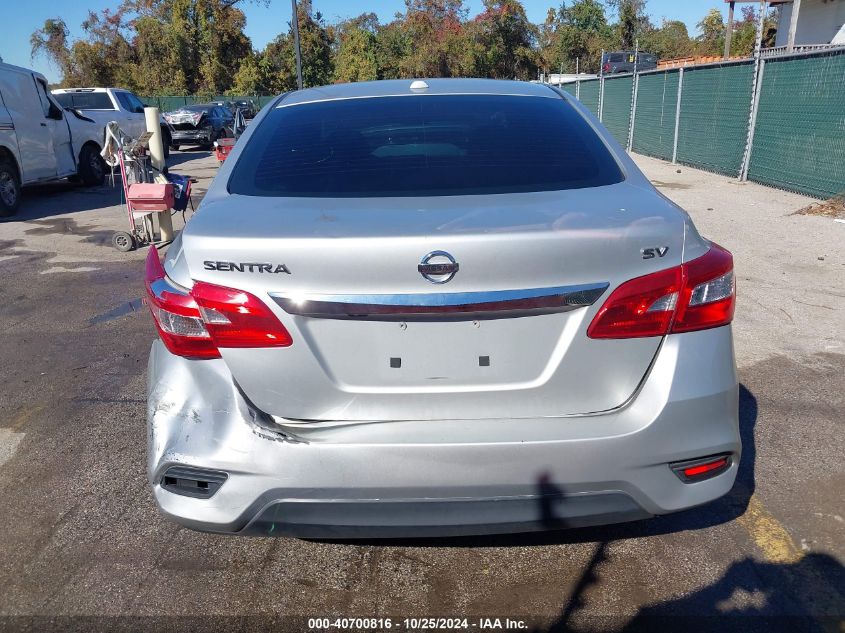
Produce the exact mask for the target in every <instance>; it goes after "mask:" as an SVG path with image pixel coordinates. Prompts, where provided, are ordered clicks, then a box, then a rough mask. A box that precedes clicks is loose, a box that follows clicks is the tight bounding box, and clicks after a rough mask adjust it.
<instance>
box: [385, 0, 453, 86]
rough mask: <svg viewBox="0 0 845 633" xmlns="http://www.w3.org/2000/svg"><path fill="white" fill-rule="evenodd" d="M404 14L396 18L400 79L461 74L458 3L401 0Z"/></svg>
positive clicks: (442, 0) (450, 1)
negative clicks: (401, 50) (401, 39)
mask: <svg viewBox="0 0 845 633" xmlns="http://www.w3.org/2000/svg"><path fill="white" fill-rule="evenodd" d="M405 9H406V10H405V13H404V14H400V15H398V16H397V21H398V23H399V24H398V27H399V29H400V30H401V32H402V38H403V40H404V41H403V42H402V43H403V49H404V50H403V52H404V55H403V56H402V57H401V59H400V60H399V72H400V75H401V76H403V77H451V76H453V73H454V74H457V75H461V74H464V73H463V72H461V68H462V66H463V65H464V64H465V63H466V57H465V55H464V53H465V49H464V47H463V46H462V44H463V43H464V41H465V40H464V33H463V19H464V17H465V16H466V10H465V9H464V8H463V4H462V2H461V0H405Z"/></svg>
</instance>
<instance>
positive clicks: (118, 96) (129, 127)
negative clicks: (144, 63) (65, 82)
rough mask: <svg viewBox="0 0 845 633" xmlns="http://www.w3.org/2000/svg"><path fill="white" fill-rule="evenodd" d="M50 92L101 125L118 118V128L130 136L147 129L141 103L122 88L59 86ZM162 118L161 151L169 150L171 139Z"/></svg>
mask: <svg viewBox="0 0 845 633" xmlns="http://www.w3.org/2000/svg"><path fill="white" fill-rule="evenodd" d="M53 96H54V97H55V98H56V101H58V102H59V103H60V104H61V105H62V106H64V107H66V108H75V109H77V110H79V111H80V112H82V113H83V114H84V115H85V116H87V117H88V118H90V119H94V120H95V121H96V122H97V123H99V124H100V125H101V126H102V128H103V134H105V129H106V124H107V123H109V122H110V121H117V124H118V125H119V126H120V129H121V130H123V131H124V132H125V133H126V134H128V135H129V136H131V137H132V138H138V137H139V136H141V135H142V134H143V133H144V132H146V131H147V120H146V118H145V116H144V107H145V106H144V103H143V102H142V101H141V100H140V99H139V98H138V97H137V96H136V95H135V94H134V93H132V92H129V91H128V90H123V89H122V88H59V89H56V90H53ZM160 118H161V142H162V144H163V145H164V155H165V156H167V155H168V154H169V153H170V144H171V140H172V135H171V130H170V125H169V124H168V123H167V121H165V119H164V117H160Z"/></svg>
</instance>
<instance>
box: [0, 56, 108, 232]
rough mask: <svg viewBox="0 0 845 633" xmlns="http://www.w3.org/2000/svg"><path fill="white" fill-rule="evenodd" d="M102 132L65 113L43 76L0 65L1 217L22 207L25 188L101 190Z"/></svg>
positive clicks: (74, 114) (77, 115) (80, 117)
mask: <svg viewBox="0 0 845 633" xmlns="http://www.w3.org/2000/svg"><path fill="white" fill-rule="evenodd" d="M102 143H103V128H102V127H100V126H99V125H98V124H97V123H95V122H94V121H93V120H91V119H89V118H88V117H86V116H84V115H82V114H81V113H79V112H78V111H76V110H73V109H70V108H63V107H62V106H61V105H59V103H58V102H57V101H56V99H55V98H54V97H53V95H52V94H50V91H49V90H48V89H47V79H46V78H45V77H44V75H42V74H40V73H37V72H35V71H34V70H29V69H27V68H20V67H19V66H12V65H11V64H3V63H0V216H8V215H12V214H13V213H14V212H15V211H16V210H17V208H18V206H19V205H20V200H21V187H22V186H24V185H29V184H35V183H41V182H49V181H52V180H60V179H62V178H72V179H76V180H80V181H81V182H82V183H84V184H86V185H101V184H103V181H104V180H105V176H106V164H105V161H103V158H102V156H100V150H101V148H102Z"/></svg>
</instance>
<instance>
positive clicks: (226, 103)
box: [211, 101, 235, 114]
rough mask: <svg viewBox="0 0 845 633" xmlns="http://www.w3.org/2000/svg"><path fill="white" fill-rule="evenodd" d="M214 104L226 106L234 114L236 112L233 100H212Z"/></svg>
mask: <svg viewBox="0 0 845 633" xmlns="http://www.w3.org/2000/svg"><path fill="white" fill-rule="evenodd" d="M211 103H212V105H216V106H220V107H221V108H226V109H227V110H228V111H229V112H231V113H232V114H234V113H235V104H234V103H233V102H232V101H212V102H211Z"/></svg>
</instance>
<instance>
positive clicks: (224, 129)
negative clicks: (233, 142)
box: [217, 106, 235, 137]
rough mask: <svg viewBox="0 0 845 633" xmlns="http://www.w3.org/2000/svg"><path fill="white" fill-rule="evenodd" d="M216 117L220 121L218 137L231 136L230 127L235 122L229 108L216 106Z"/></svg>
mask: <svg viewBox="0 0 845 633" xmlns="http://www.w3.org/2000/svg"><path fill="white" fill-rule="evenodd" d="M217 110H218V116H219V120H220V136H224V137H229V136H232V127H233V125H234V122H235V117H233V116H232V113H231V111H230V110H229V108H224V107H221V106H217Z"/></svg>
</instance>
